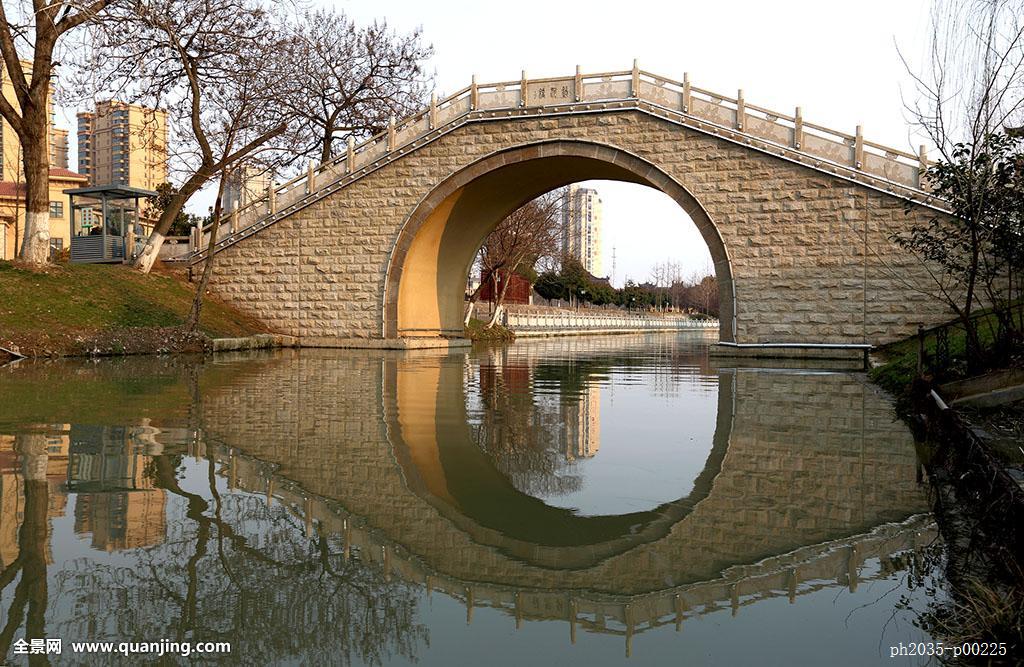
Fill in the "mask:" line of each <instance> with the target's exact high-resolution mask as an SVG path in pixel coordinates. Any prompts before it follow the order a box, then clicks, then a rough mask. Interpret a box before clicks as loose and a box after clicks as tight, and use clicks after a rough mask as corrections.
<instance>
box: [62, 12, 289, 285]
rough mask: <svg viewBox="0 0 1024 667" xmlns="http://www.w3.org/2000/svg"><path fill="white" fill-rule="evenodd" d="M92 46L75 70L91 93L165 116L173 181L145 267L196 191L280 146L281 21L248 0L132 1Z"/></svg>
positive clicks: (141, 263)
mask: <svg viewBox="0 0 1024 667" xmlns="http://www.w3.org/2000/svg"><path fill="white" fill-rule="evenodd" d="M91 46H92V48H91V51H90V57H89V59H88V60H87V61H86V62H84V63H82V65H83V68H82V69H83V71H84V72H85V74H86V77H88V78H89V79H90V80H91V84H92V88H93V90H95V91H101V92H102V91H105V92H107V93H108V94H109V95H111V96H113V95H119V96H122V97H127V98H130V99H131V100H132V101H135V102H139V103H142V104H145V105H146V106H150V107H158V108H163V109H166V110H167V113H168V127H169V132H170V134H171V144H172V145H173V146H174V152H173V153H172V155H171V156H170V164H171V166H172V167H173V168H174V169H176V170H177V172H178V177H179V178H180V180H181V182H182V184H181V186H180V187H178V188H177V190H176V192H175V194H174V196H173V197H171V198H170V201H169V203H168V206H167V207H166V208H165V209H164V210H163V212H162V213H161V215H160V218H159V220H158V221H157V223H156V225H155V227H154V229H153V232H152V233H151V234H150V237H149V239H148V240H147V242H146V246H145V248H144V249H143V251H142V253H141V254H140V255H139V257H138V258H137V259H136V261H135V266H136V267H137V268H139V269H141V270H142V271H149V269H150V268H151V267H152V265H153V263H154V262H155V261H156V258H157V255H158V254H159V250H160V246H161V245H162V244H163V240H164V237H165V236H166V234H167V233H168V230H169V229H170V227H171V225H172V224H173V222H174V220H175V219H176V218H177V216H178V213H179V212H180V211H181V210H182V208H183V207H184V205H185V204H186V202H188V200H189V199H190V198H191V197H192V196H193V195H194V194H195V193H196V192H198V191H199V190H200V189H202V188H203V187H204V186H205V185H206V184H207V183H208V182H209V181H210V180H211V179H213V178H216V177H217V176H219V175H223V174H224V173H227V172H229V171H232V170H233V169H234V167H235V166H237V165H238V164H239V163H240V162H242V161H244V160H246V159H248V158H251V156H252V155H253V154H254V153H256V152H258V151H266V150H267V149H268V148H269V147H274V146H275V145H276V144H275V143H274V142H275V141H281V142H282V143H283V140H282V137H283V136H284V135H285V133H286V130H287V129H288V123H289V122H290V121H291V120H292V119H293V116H292V115H291V113H290V112H289V111H288V110H287V109H283V108H282V107H281V106H280V105H279V104H278V103H277V100H276V99H275V97H276V93H277V92H278V91H279V90H280V89H281V88H282V87H283V86H284V85H285V83H286V80H287V77H288V72H287V67H286V64H285V62H286V61H285V59H284V58H283V57H282V54H283V53H285V52H286V47H287V34H286V30H285V24H284V22H283V20H282V19H281V18H280V17H279V16H277V15H276V14H273V13H271V12H270V11H269V10H268V9H267V8H266V7H265V6H264V5H262V4H261V3H259V2H257V1H256V0H133V1H132V2H131V3H130V4H128V5H125V6H124V7H123V8H120V9H119V11H117V12H108V16H107V17H106V18H105V20H104V21H103V22H102V23H101V25H100V29H99V30H97V31H96V34H95V36H94V40H93V41H92V43H91ZM240 109H245V111H246V113H245V116H244V117H243V116H241V115H240V113H239V110H240Z"/></svg>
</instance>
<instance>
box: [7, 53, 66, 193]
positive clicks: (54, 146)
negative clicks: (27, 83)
mask: <svg viewBox="0 0 1024 667" xmlns="http://www.w3.org/2000/svg"><path fill="white" fill-rule="evenodd" d="M21 67H22V69H23V70H24V71H25V76H32V63H31V62H30V61H28V60H22V61H21ZM0 91H2V93H3V96H4V98H5V99H6V100H7V101H8V102H10V103H11V105H12V106H13V107H14V108H15V109H20V108H21V104H20V103H19V102H18V98H17V96H16V95H15V94H14V84H13V83H12V81H11V77H10V76H8V74H7V68H5V67H3V66H2V64H0ZM54 92H55V89H54V86H53V84H52V83H51V85H50V98H49V107H50V166H51V167H58V168H62V169H67V168H68V159H67V154H68V132H67V130H62V129H60V128H57V127H54V118H55V117H54V113H53V96H54ZM62 158H63V162H61V159H62ZM24 180H25V177H24V166H23V165H22V162H21V139H19V138H18V135H17V133H16V132H15V131H14V128H13V127H11V126H10V124H8V123H7V121H6V120H2V119H0V181H3V182H9V183H22V182H24Z"/></svg>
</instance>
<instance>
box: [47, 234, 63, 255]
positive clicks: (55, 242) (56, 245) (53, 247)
mask: <svg viewBox="0 0 1024 667" xmlns="http://www.w3.org/2000/svg"><path fill="white" fill-rule="evenodd" d="M63 250H64V239H55V238H53V237H50V259H51V260H55V259H59V257H60V253H61V252H62V251H63Z"/></svg>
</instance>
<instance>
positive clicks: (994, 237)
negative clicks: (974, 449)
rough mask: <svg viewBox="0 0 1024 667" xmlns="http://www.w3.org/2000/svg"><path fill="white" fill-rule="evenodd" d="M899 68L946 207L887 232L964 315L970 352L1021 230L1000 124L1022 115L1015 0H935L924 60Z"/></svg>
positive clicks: (1023, 8)
mask: <svg viewBox="0 0 1024 667" xmlns="http://www.w3.org/2000/svg"><path fill="white" fill-rule="evenodd" d="M904 62H905V63H906V60H905V59H904ZM908 69H909V70H910V71H911V74H912V75H913V76H914V80H915V82H916V88H917V91H916V92H917V99H916V100H915V101H914V102H913V103H912V104H909V105H908V110H909V112H910V114H911V116H912V118H913V119H914V121H915V123H916V124H917V126H918V127H919V128H920V129H921V131H922V132H924V134H925V135H926V136H928V138H929V139H930V140H931V142H932V144H933V145H934V146H935V147H936V149H937V150H938V154H939V160H938V162H937V163H936V164H935V165H934V166H932V167H931V168H929V169H928V170H927V171H926V172H925V173H924V177H925V180H926V181H927V182H929V183H930V185H931V186H932V187H933V189H934V190H935V192H936V194H938V195H939V196H941V197H943V198H944V199H945V200H946V201H947V203H948V205H949V207H950V208H951V209H952V212H953V215H952V216H946V215H940V216H934V217H933V218H932V219H931V220H929V221H927V222H926V223H922V224H919V225H915V226H913V227H912V228H911V229H909V230H907V231H905V232H903V233H899V234H895V235H893V240H894V241H895V242H896V243H897V244H898V245H900V246H901V247H903V248H905V249H909V250H911V251H913V252H915V253H916V254H917V255H918V256H919V257H921V259H922V260H924V261H923V264H924V266H925V268H926V269H927V270H928V271H929V273H930V275H931V277H932V279H933V284H934V287H935V292H934V294H933V296H935V297H936V298H938V299H940V300H942V301H943V302H945V303H946V305H948V306H949V307H950V308H951V309H952V311H953V312H955V313H956V314H957V316H958V318H959V319H960V320H961V322H962V323H963V325H964V328H965V330H966V332H967V344H968V361H969V362H970V361H972V357H973V351H976V350H977V349H978V348H979V339H978V335H977V331H976V329H975V326H974V323H973V320H972V317H971V316H972V313H973V312H974V311H975V309H976V307H977V306H978V305H979V302H981V301H987V302H988V304H990V305H998V304H999V303H1000V302H1003V303H1007V302H1012V301H1013V300H1014V298H1015V296H1014V294H1013V291H1014V288H1013V285H1014V277H1013V272H1014V269H1015V266H1014V264H1015V262H1018V261H1019V259H1018V258H1017V256H1018V254H1019V252H1020V250H1021V244H1020V242H1019V240H1018V242H1017V243H1016V244H1014V243H1012V242H1011V243H1010V245H1009V247H1007V246H1006V244H1005V241H1007V240H1009V241H1013V239H1014V238H1017V239H1019V237H1020V232H1019V225H1020V215H1019V211H1016V212H1015V211H1014V210H1013V209H1014V207H1015V206H1016V204H1014V203H1013V202H1015V201H1016V200H1017V199H1018V197H1016V196H1015V195H1014V186H1013V181H1014V180H1015V178H1016V177H1015V176H1014V171H1015V170H1016V171H1019V170H1020V167H1019V162H1020V151H1019V148H1017V147H1015V146H1014V144H1015V142H1019V140H1017V139H1014V138H1013V137H1012V136H1008V133H1007V132H1006V130H1007V129H1008V128H1012V127H1015V126H1019V125H1020V124H1021V122H1022V120H1024V1H1022V0H940V1H938V2H936V3H935V4H934V5H933V8H932V34H931V39H930V44H929V51H928V62H927V64H926V66H925V67H924V68H923V71H922V72H920V73H915V72H914V71H913V70H912V69H911V68H910V66H909V65H908ZM1008 226H1009V227H1014V229H1009V230H1008V229H1007V227H1008ZM1018 273H1019V271H1018ZM1008 274H1009V275H1008ZM1006 286H1009V287H1010V290H1009V293H1007V291H1006V290H1005V287H1006Z"/></svg>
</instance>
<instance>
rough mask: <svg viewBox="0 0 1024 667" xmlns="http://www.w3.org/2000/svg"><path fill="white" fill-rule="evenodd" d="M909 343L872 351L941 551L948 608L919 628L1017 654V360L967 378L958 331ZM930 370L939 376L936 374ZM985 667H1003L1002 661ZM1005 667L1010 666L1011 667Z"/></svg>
mask: <svg viewBox="0 0 1024 667" xmlns="http://www.w3.org/2000/svg"><path fill="white" fill-rule="evenodd" d="M943 337H944V339H945V340H944V341H943V343H942V344H943V346H944V349H943V350H942V351H941V356H942V358H943V362H944V365H934V366H933V363H932V362H934V361H935V360H936V358H937V357H939V356H940V354H939V350H937V349H936V347H937V344H938V337H937V336H935V337H930V336H928V335H922V336H920V338H919V337H918V336H914V337H911V338H908V339H906V340H903V341H899V342H897V343H894V344H892V345H889V346H886V347H884V348H882V349H881V350H879V351H878V353H877V355H876V359H877V360H878V361H879V363H878V364H877V365H876V366H875V367H874V368H873V369H872V370H871V372H870V376H871V379H872V380H873V381H875V382H876V383H877V384H879V385H881V386H882V387H884V388H885V389H887V390H888V391H890V392H891V393H892V394H893V395H894V396H896V398H897V401H898V403H897V411H898V412H899V414H900V415H901V416H902V417H903V418H904V419H905V420H906V421H908V422H909V423H910V424H911V425H912V427H913V428H914V429H915V431H916V433H917V436H918V438H919V441H920V442H921V443H922V445H921V447H922V456H923V459H924V465H925V468H926V469H927V471H928V477H929V481H930V482H931V485H932V488H933V506H934V507H933V509H934V512H935V515H936V517H937V518H938V520H939V527H940V530H941V533H942V536H943V541H944V542H945V544H946V556H945V562H946V571H947V579H948V581H949V583H950V592H951V595H952V597H951V600H950V601H949V602H947V603H943V604H941V605H937V606H935V607H934V608H933V609H931V610H929V612H928V613H927V614H925V615H924V616H923V617H922V618H921V619H920V622H921V623H922V624H923V625H924V626H926V627H928V628H929V629H930V630H929V631H930V632H932V634H933V635H934V636H935V639H937V640H938V639H942V640H945V641H946V642H947V643H948V644H949V645H954V644H961V643H963V642H996V643H1003V644H1004V645H1005V646H1006V647H1007V648H1008V652H1006V653H1003V654H1002V655H1007V656H1014V657H1015V659H1016V657H1018V656H1019V655H1020V652H1021V651H1022V650H1024V527H1022V524H1021V523H1020V516H1021V514H1022V513H1024V487H1022V481H1024V474H1022V471H1024V449H1021V442H1022V440H1021V437H1022V436H1024V401H1022V400H1019V399H1017V398H1016V397H1017V396H1018V395H1019V393H1020V389H1021V387H1020V382H1019V380H1020V377H1021V367H1022V366H1024V363H1022V358H1021V354H1020V353H1017V354H1010V355H1008V357H1007V358H1008V359H1009V365H1008V367H1007V368H1001V369H989V370H988V372H987V373H984V374H975V375H973V376H972V375H970V374H968V372H967V365H966V364H965V363H962V358H963V355H964V350H965V340H964V336H963V333H962V331H957V330H956V329H955V328H952V331H949V330H948V329H947V330H946V331H944V333H943ZM933 368H937V369H938V371H937V372H933ZM992 664H1004V663H1003V662H1001V661H996V662H993V663H992ZM1005 664H1010V663H1009V662H1007V663H1005Z"/></svg>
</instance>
